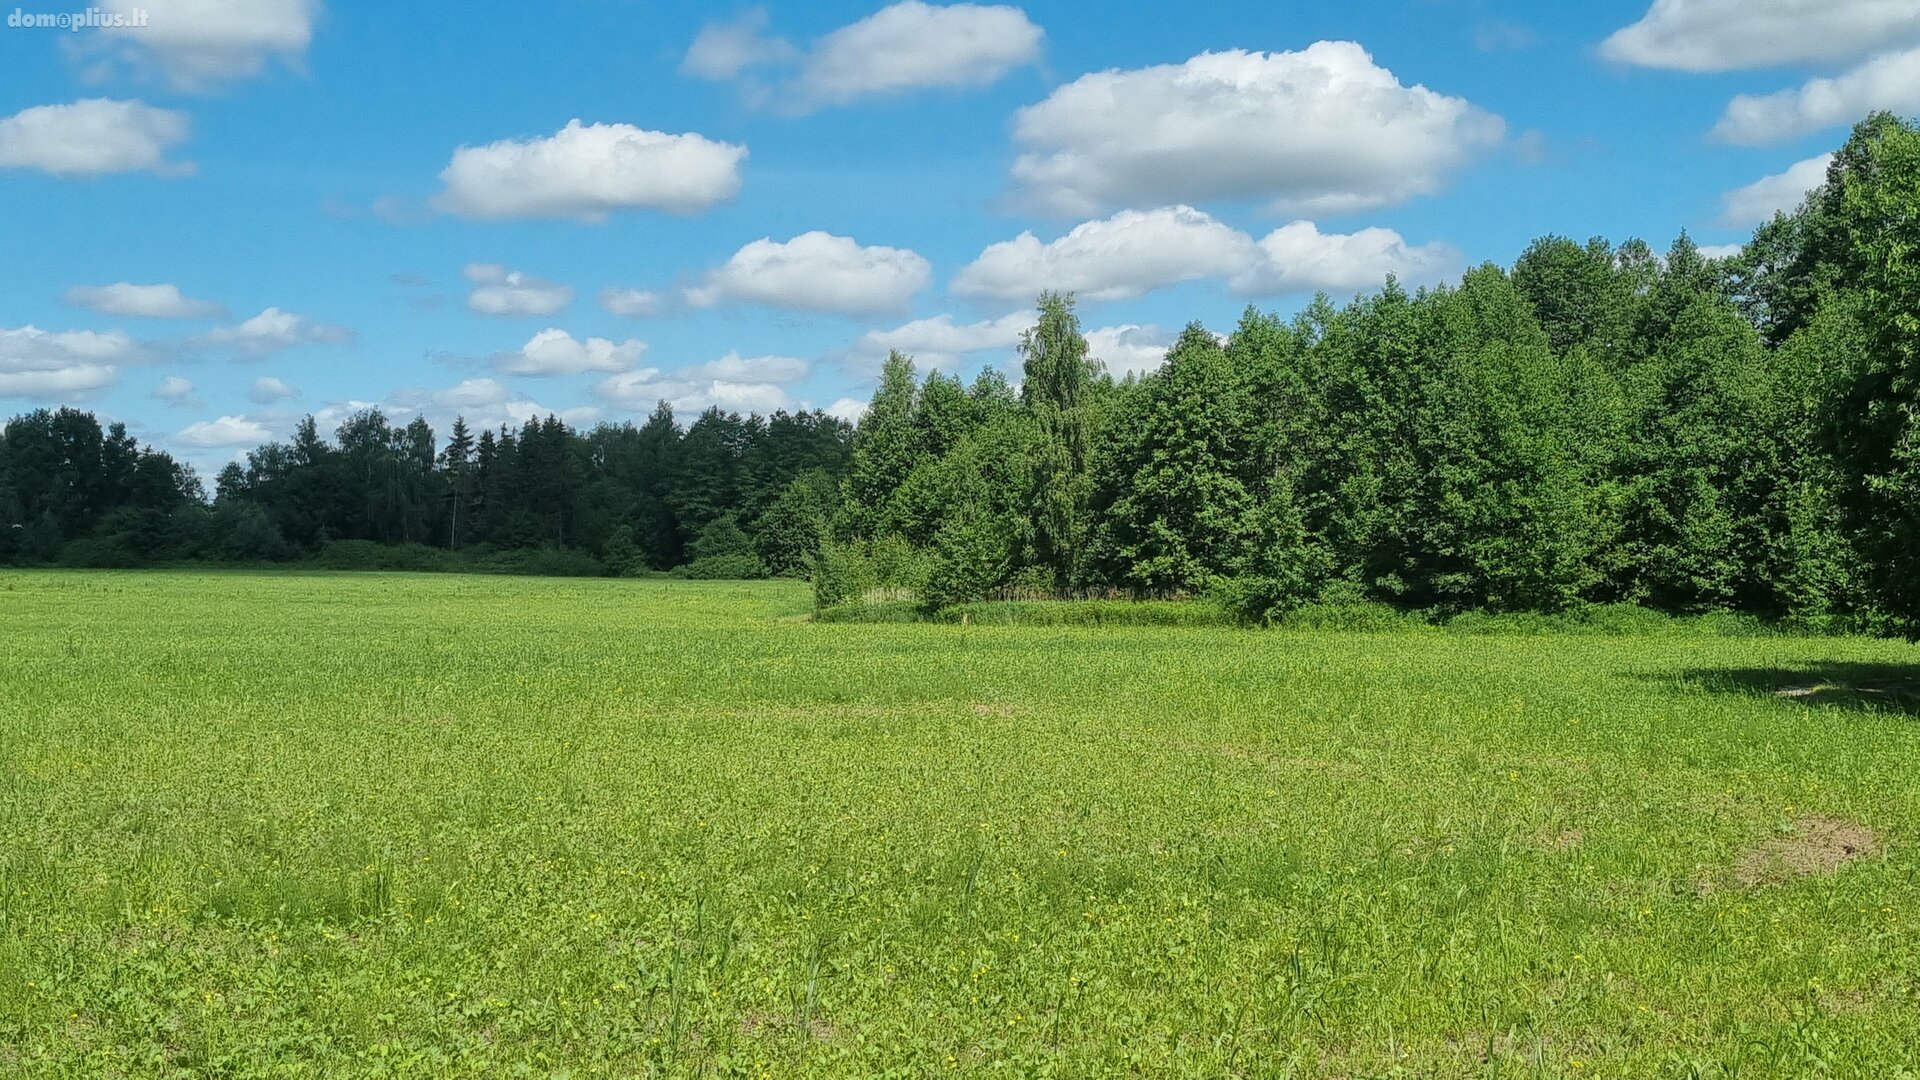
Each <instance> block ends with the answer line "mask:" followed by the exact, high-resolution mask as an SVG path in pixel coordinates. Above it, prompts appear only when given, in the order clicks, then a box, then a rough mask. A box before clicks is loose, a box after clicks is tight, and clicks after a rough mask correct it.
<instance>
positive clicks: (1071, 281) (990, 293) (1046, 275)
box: [953, 206, 1258, 300]
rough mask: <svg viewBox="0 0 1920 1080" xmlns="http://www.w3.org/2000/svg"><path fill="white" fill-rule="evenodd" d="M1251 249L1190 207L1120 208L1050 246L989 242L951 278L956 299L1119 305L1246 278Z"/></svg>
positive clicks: (1019, 239) (1035, 240)
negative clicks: (1189, 285) (1194, 284)
mask: <svg viewBox="0 0 1920 1080" xmlns="http://www.w3.org/2000/svg"><path fill="white" fill-rule="evenodd" d="M1257 257H1258V250H1257V249H1256V247H1255V245H1254V243H1253V241H1252V240H1251V239H1250V238H1248V236H1247V235H1246V234H1245V233H1242V232H1240V231H1239V230H1238V229H1235V228H1233V227H1231V226H1229V225H1225V224H1223V223H1221V222H1219V221H1216V220H1214V219H1213V218H1212V217H1210V216H1208V215H1207V214H1205V213H1202V212H1201V211H1199V210H1195V209H1194V208H1192V207H1190V206H1170V207H1164V208H1162V209H1159V210H1147V211H1139V210H1123V211H1121V212H1120V213H1118V214H1115V215H1114V216H1112V217H1110V218H1104V219H1101V220H1097V221H1088V222H1084V223H1082V224H1080V225H1076V226H1075V227H1074V228H1073V231H1071V232H1069V233H1067V234H1066V235H1065V236H1062V237H1060V238H1059V239H1058V240H1054V241H1052V242H1050V243H1042V242H1041V241H1040V238H1039V237H1037V236H1035V235H1034V234H1033V233H1031V232H1024V233H1021V234H1020V235H1019V236H1016V237H1014V238H1013V239H1012V240H1003V241H1001V242H1000V243H997V244H992V245H990V246H988V247H987V249H986V250H985V251H982V252H981V253H980V257H979V258H977V259H975V260H974V261H973V262H971V263H969V264H968V265H967V266H966V267H965V268H963V269H962V270H961V271H960V273H959V275H958V276H956V277H955V278H954V280H953V291H954V292H956V293H959V294H960V295H962V296H982V297H993V298H996V299H1000V300H1032V299H1033V298H1034V297H1035V296H1037V295H1039V294H1040V292H1041V291H1042V290H1044V289H1056V290H1060V291H1063V292H1073V293H1077V294H1079V295H1080V296H1082V297H1084V298H1086V299H1089V300H1121V299H1128V298H1131V297H1135V296H1140V295H1142V294H1144V293H1148V292H1151V291H1153V290H1154V289H1158V288H1163V287H1165V286H1168V285H1176V284H1179V283H1180V282H1183V281H1195V280H1199V279H1201V278H1219V277H1229V276H1232V275H1235V274H1239V273H1243V272H1245V271H1246V270H1247V269H1248V268H1249V267H1250V266H1251V265H1252V264H1253V262H1254V261H1255V259H1257Z"/></svg>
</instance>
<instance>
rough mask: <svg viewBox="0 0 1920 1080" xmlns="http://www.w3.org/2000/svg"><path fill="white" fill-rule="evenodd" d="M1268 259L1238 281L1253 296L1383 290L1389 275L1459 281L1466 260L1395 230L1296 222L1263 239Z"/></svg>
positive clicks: (1415, 279) (1422, 282)
mask: <svg viewBox="0 0 1920 1080" xmlns="http://www.w3.org/2000/svg"><path fill="white" fill-rule="evenodd" d="M1260 252H1261V255H1262V256H1263V258H1261V260H1260V261H1259V262H1258V263H1257V264H1256V265H1255V266H1254V267H1253V268H1252V269H1251V270H1249V271H1248V272H1247V273H1245V274H1242V275H1241V276H1240V277H1238V278H1236V279H1235V280H1234V282H1233V288H1234V291H1236V292H1239V293H1243V294H1246V295H1250V296H1286V295H1291V294H1296V293H1309V292H1320V291H1325V292H1331V293H1353V292H1359V291H1361V290H1365V289H1372V288H1377V287H1378V286H1379V285H1381V284H1382V283H1383V282H1384V281H1385V280H1386V277H1387V275H1388V274H1393V275H1395V276H1397V277H1398V278H1399V279H1400V280H1401V281H1403V282H1406V283H1409V284H1415V285H1430V284H1437V283H1439V282H1441V281H1445V280H1447V279H1448V278H1451V277H1454V276H1456V275H1458V274H1459V273H1460V271H1461V270H1462V269H1463V264H1464V262H1465V260H1464V259H1463V258H1462V257H1461V255H1460V253H1459V252H1458V251H1456V250H1454V249H1453V248H1452V247H1450V246H1448V245H1446V244H1438V243H1435V244H1424V245H1420V246H1417V247H1416V246H1412V245H1409V244H1408V243H1407V242H1406V240H1405V239H1404V238H1402V237H1401V235H1400V234H1399V233H1397V232H1394V231H1393V230H1392V229H1381V228H1371V229H1361V230H1360V231H1359V232H1355V233H1348V234H1342V233H1323V232H1321V231H1320V230H1319V228H1318V227H1316V226H1315V225H1314V223H1313V222H1311V221H1295V222H1292V223H1291V224H1287V225H1283V226H1281V227H1280V228H1278V229H1275V230H1274V231H1272V232H1270V233H1268V234H1267V235H1266V237H1264V238H1263V239H1262V240H1261V241H1260Z"/></svg>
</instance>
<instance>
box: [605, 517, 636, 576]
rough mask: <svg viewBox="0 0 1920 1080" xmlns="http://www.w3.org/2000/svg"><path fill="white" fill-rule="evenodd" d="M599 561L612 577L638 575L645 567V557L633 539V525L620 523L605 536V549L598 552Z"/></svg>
mask: <svg viewBox="0 0 1920 1080" xmlns="http://www.w3.org/2000/svg"><path fill="white" fill-rule="evenodd" d="M600 561H601V562H603V563H605V564H606V567H607V573H609V574H612V575H613V576H614V577H638V576H640V575H641V574H642V573H644V572H645V571H646V569H647V560H646V557H645V556H643V555H641V554H640V546H639V545H638V544H636V543H634V541H633V526H631V525H621V526H619V527H617V528H615V529H614V530H613V535H612V536H609V537H607V544H606V547H605V549H603V550H602V551H601V553H600Z"/></svg>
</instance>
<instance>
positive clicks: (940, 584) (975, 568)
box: [920, 516, 1007, 611]
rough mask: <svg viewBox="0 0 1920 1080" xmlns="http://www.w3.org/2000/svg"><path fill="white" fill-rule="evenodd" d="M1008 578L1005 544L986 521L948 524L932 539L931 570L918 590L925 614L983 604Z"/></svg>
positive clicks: (969, 519) (955, 521)
mask: <svg viewBox="0 0 1920 1080" xmlns="http://www.w3.org/2000/svg"><path fill="white" fill-rule="evenodd" d="M1006 575H1007V542H1006V540H1005V539H1004V538H1002V537H1001V536H1000V534H999V532H998V530H996V529H994V528H993V527H992V524H991V523H990V522H988V521H987V520H986V519H985V518H982V517H978V516H974V517H970V518H967V519H962V520H950V521H948V522H947V524H946V525H944V526H942V527H941V529H940V533H939V535H937V536H935V537H934V553H933V561H932V566H931V567H930V569H929V570H928V572H927V580H926V584H925V586H923V587H922V588H921V590H920V602H921V606H922V607H924V608H925V609H926V610H928V611H937V610H939V609H940V608H943V607H948V606H951V605H953V604H970V603H973V602H974V601H976V600H984V599H986V598H987V595H988V593H990V592H992V591H993V589H994V587H995V586H997V585H999V584H1000V582H1001V581H1002V580H1004V579H1005V578H1006Z"/></svg>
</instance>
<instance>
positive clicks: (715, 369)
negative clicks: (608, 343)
mask: <svg viewBox="0 0 1920 1080" xmlns="http://www.w3.org/2000/svg"><path fill="white" fill-rule="evenodd" d="M811 369H812V365H810V364H808V363H807V362H806V361H805V360H800V359H796V358H794V357H790V356H746V357H743V356H741V355H740V354H739V353H728V354H727V355H725V356H723V357H721V358H720V359H718V360H711V361H708V362H707V363H704V364H695V365H693V366H691V367H684V368H679V369H676V370H673V371H661V370H660V369H658V368H645V369H642V370H639V371H629V372H624V373H622V374H619V375H614V376H611V377H610V378H607V379H603V380H601V381H600V382H599V383H598V384H597V385H596V386H594V388H593V393H594V396H595V397H597V398H599V399H601V400H602V401H606V402H608V403H611V404H615V405H618V406H620V407H622V408H625V409H629V410H631V411H634V412H644V411H646V410H647V409H650V408H652V407H653V406H654V404H655V403H657V402H660V401H665V402H667V403H669V404H671V405H672V406H673V407H674V409H675V411H677V412H700V411H703V410H705V409H706V408H708V407H709V406H719V407H720V408H722V409H725V410H727V411H728V412H757V413H762V414H765V413H771V412H776V411H778V410H780V409H792V408H793V407H794V404H795V403H794V399H793V396H792V395H791V394H789V393H788V392H787V389H786V385H785V384H788V383H793V382H797V381H799V380H800V379H804V378H806V376H807V373H808V372H809V371H810V370H811Z"/></svg>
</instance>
